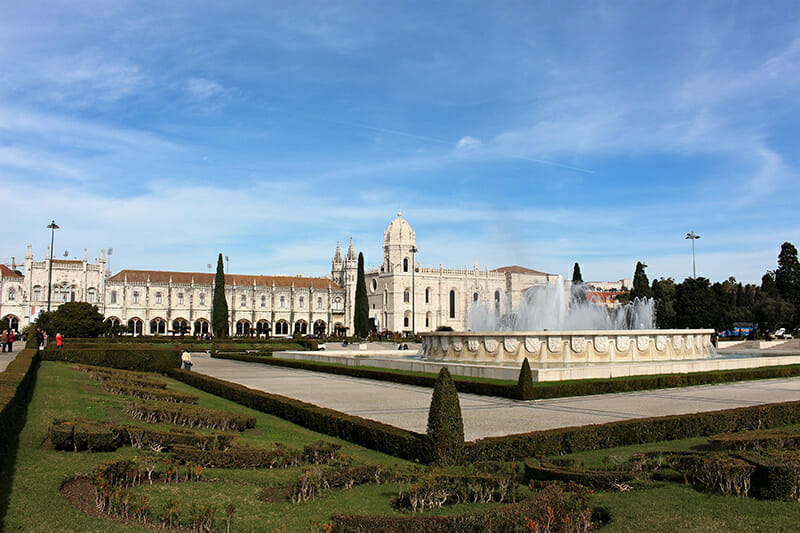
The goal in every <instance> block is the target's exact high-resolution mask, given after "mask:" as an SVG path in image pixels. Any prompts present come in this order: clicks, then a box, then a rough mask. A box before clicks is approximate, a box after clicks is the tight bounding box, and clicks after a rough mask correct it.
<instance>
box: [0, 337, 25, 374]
mask: <svg viewBox="0 0 800 533" xmlns="http://www.w3.org/2000/svg"><path fill="white" fill-rule="evenodd" d="M23 348H25V343H24V342H22V340H21V339H20V340H16V341H14V350H13V351H11V352H0V372H2V371H3V370H5V369H6V367H7V366H8V363H10V362H11V361H13V360H14V359H16V358H17V354H18V353H19V352H21V351H22V349H23Z"/></svg>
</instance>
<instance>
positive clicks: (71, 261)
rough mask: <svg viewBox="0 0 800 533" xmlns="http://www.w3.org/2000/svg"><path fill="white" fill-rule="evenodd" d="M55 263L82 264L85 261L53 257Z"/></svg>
mask: <svg viewBox="0 0 800 533" xmlns="http://www.w3.org/2000/svg"><path fill="white" fill-rule="evenodd" d="M53 264H54V265H82V264H83V261H81V260H80V259H53Z"/></svg>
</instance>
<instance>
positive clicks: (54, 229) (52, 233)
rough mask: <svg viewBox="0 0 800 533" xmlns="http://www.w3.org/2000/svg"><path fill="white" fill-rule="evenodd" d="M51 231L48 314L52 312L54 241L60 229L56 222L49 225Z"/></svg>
mask: <svg viewBox="0 0 800 533" xmlns="http://www.w3.org/2000/svg"><path fill="white" fill-rule="evenodd" d="M47 228H48V229H49V230H50V268H49V269H48V271H47V312H48V313H49V312H50V298H51V297H52V296H53V239H55V236H56V230H57V229H59V228H60V226H59V225H58V224H56V221H55V220H53V221H52V222H50V224H48V225H47Z"/></svg>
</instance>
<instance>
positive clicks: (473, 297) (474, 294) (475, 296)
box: [472, 292, 478, 302]
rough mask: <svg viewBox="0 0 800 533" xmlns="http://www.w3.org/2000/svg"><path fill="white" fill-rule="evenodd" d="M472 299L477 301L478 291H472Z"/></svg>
mask: <svg viewBox="0 0 800 533" xmlns="http://www.w3.org/2000/svg"><path fill="white" fill-rule="evenodd" d="M472 301H473V302H477V301H478V293H477V292H473V293H472Z"/></svg>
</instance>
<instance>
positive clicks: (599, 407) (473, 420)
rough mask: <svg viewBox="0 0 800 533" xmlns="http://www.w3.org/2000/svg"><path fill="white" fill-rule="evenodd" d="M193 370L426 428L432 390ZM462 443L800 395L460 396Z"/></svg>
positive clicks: (261, 370) (790, 384) (778, 382)
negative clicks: (532, 398) (525, 399)
mask: <svg viewBox="0 0 800 533" xmlns="http://www.w3.org/2000/svg"><path fill="white" fill-rule="evenodd" d="M192 360H193V362H194V366H193V367H192V371H194V372H200V373H203V374H207V375H209V376H213V377H216V378H219V379H224V380H226V381H231V382H234V383H239V384H241V385H244V386H246V387H250V388H252V389H258V390H263V391H266V392H270V393H274V394H280V395H283V396H288V397H291V398H296V399H298V400H302V401H304V402H308V403H312V404H315V405H319V406H321V407H328V408H330V409H335V410H337V411H342V412H344V413H348V414H351V415H356V416H361V417H364V418H369V419H372V420H377V421H379V422H384V423H386V424H391V425H393V426H397V427H401V428H404V429H408V430H411V431H417V432H420V433H424V432H425V426H426V424H427V417H428V407H429V406H430V401H431V393H432V390H431V389H428V388H424V387H414V386H411V385H401V384H396V383H388V382H382V381H373V380H367V379H360V378H353V377H348V376H339V375H334V374H324V373H319V372H310V371H306V370H295V369H288V368H281V367H274V366H269V365H261V364H258V363H244V362H240V361H229V360H225V359H212V358H211V357H209V356H207V355H205V354H199V353H198V354H192ZM459 398H460V402H461V410H462V413H463V417H464V431H465V437H466V439H467V440H474V439H479V438H483V437H490V436H501V435H508V434H512V433H524V432H528V431H536V430H543V429H552V428H559V427H570V426H582V425H586V424H602V423H605V422H613V421H616V420H628V419H633V418H642V417H650V416H661V415H672V414H685V413H695V412H701V411H715V410H719V409H731V408H735V407H746V406H751V405H759V404H765V403H773V402H788V401H797V400H800V378H789V379H774V380H763V381H749V382H740V383H730V384H724V385H710V386H702V387H686V388H680V389H663V390H655V391H642V392H632V393H624V394H605V395H598V396H581V397H573V398H556V399H551V400H535V401H528V402H523V401H516V400H507V399H504V398H493V397H489V396H478V395H474V394H460V395H459Z"/></svg>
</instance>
